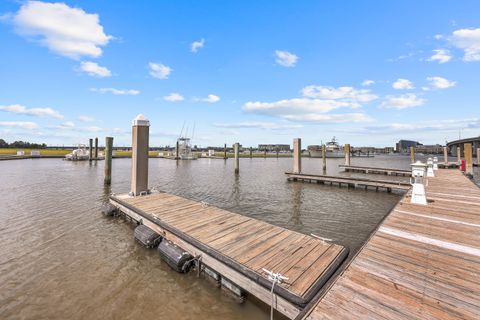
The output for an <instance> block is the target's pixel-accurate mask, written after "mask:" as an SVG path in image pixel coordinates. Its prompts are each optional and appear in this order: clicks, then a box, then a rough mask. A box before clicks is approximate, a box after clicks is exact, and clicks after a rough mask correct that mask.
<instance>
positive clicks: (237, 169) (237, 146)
mask: <svg viewBox="0 0 480 320" xmlns="http://www.w3.org/2000/svg"><path fill="white" fill-rule="evenodd" d="M239 149H240V144H239V143H238V142H236V143H235V144H234V145H233V152H234V154H235V174H238V173H239V172H240V159H239V152H240V151H239Z"/></svg>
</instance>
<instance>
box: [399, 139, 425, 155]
mask: <svg viewBox="0 0 480 320" xmlns="http://www.w3.org/2000/svg"><path fill="white" fill-rule="evenodd" d="M418 145H421V143H420V142H417V141H412V140H400V141H398V142H397V144H396V146H395V150H396V151H397V152H400V153H402V152H408V150H409V149H410V147H414V148H416V147H417V146H418Z"/></svg>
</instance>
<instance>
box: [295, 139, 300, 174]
mask: <svg viewBox="0 0 480 320" xmlns="http://www.w3.org/2000/svg"><path fill="white" fill-rule="evenodd" d="M300 172H302V139H300V138H295V139H293V173H300Z"/></svg>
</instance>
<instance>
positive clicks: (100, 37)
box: [12, 1, 112, 59]
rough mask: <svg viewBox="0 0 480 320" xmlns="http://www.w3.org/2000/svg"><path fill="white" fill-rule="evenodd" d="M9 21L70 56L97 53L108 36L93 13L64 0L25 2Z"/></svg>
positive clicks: (51, 48)
mask: <svg viewBox="0 0 480 320" xmlns="http://www.w3.org/2000/svg"><path fill="white" fill-rule="evenodd" d="M12 23H13V25H14V27H15V29H16V32H17V33H18V34H20V35H22V36H24V37H27V38H29V39H33V40H35V41H38V42H39V43H40V44H42V45H44V46H46V47H48V48H49V49H50V50H51V51H53V52H55V53H57V54H60V55H62V56H66V57H69V58H73V59H79V58H80V57H82V56H89V57H93V58H96V57H99V56H101V55H102V48H101V47H102V46H105V45H107V44H108V42H109V41H110V40H111V39H112V36H109V35H106V34H105V32H104V31H103V27H102V25H101V24H100V21H99V18H98V15H97V14H91V13H87V12H85V11H84V10H82V9H80V8H72V7H69V6H68V5H66V4H65V3H48V2H41V1H28V2H25V3H24V4H22V6H21V7H20V10H19V11H18V12H17V13H16V14H14V15H13V17H12Z"/></svg>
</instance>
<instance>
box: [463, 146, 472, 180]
mask: <svg viewBox="0 0 480 320" xmlns="http://www.w3.org/2000/svg"><path fill="white" fill-rule="evenodd" d="M463 155H464V157H465V169H466V170H465V172H466V173H470V174H471V173H473V157H472V144H471V143H465V144H464V145H463Z"/></svg>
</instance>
